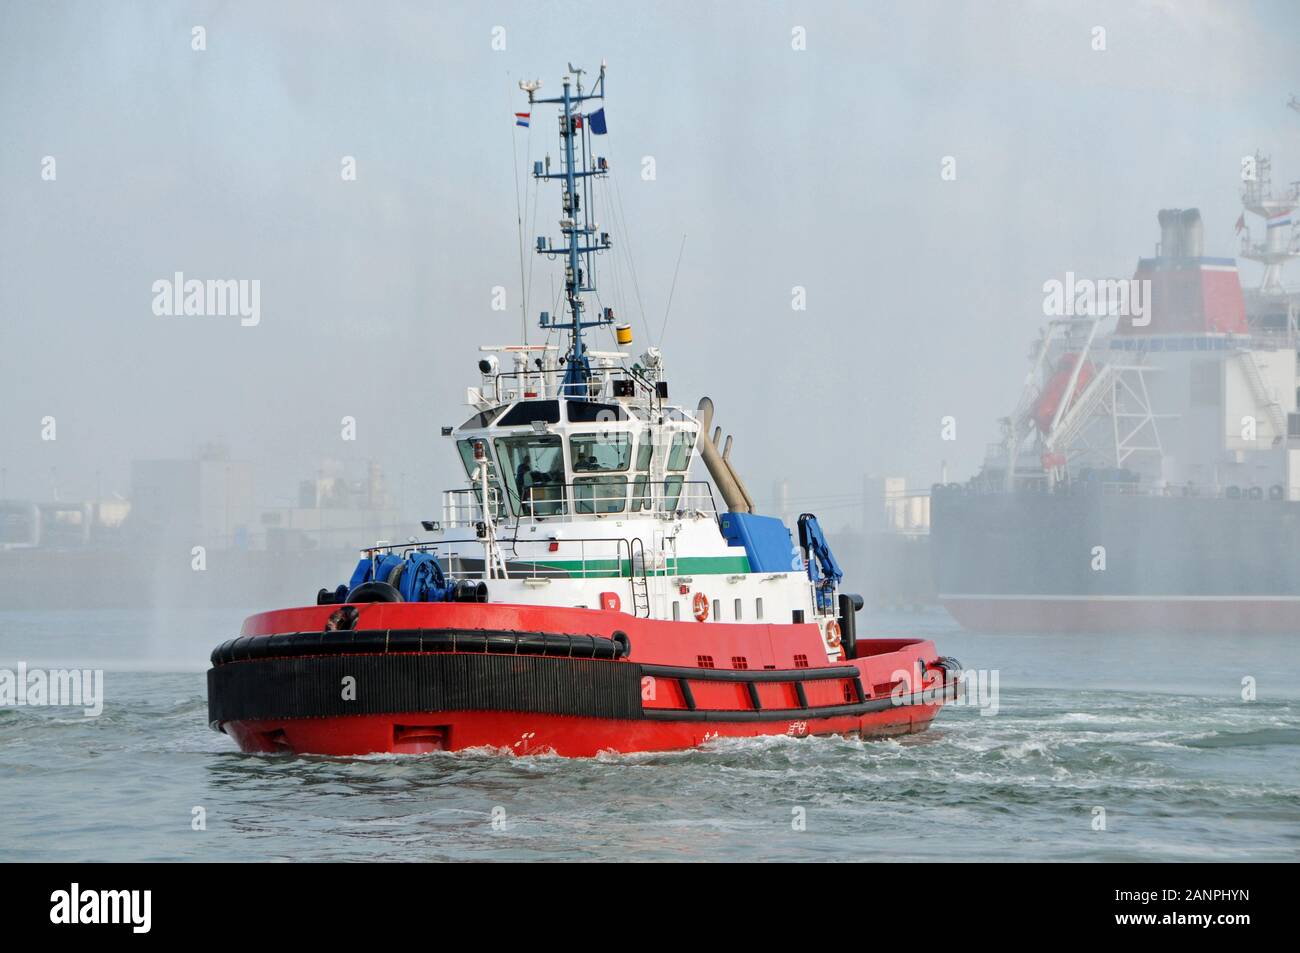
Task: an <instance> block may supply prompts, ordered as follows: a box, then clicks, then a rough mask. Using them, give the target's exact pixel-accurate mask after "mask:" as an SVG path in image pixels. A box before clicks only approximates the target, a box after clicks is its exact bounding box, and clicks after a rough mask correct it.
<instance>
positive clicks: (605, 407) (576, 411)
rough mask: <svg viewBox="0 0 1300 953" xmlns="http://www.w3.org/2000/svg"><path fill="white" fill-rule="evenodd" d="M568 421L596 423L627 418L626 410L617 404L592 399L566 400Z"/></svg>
mask: <svg viewBox="0 0 1300 953" xmlns="http://www.w3.org/2000/svg"><path fill="white" fill-rule="evenodd" d="M568 405H569V406H568V410H569V423H571V424H598V423H606V422H609V423H613V422H614V421H616V420H627V411H626V410H624V409H623V408H622V407H621V406H619V405H618V404H600V403H597V402H596V401H593V400H571V401H569V402H568Z"/></svg>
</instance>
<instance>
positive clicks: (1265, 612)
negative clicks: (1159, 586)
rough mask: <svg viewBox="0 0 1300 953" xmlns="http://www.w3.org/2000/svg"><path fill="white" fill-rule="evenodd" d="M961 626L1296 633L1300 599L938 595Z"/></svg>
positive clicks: (983, 629)
mask: <svg viewBox="0 0 1300 953" xmlns="http://www.w3.org/2000/svg"><path fill="white" fill-rule="evenodd" d="M940 598H941V601H942V602H943V605H944V608H946V609H947V610H948V612H949V613H950V614H951V615H952V617H953V618H954V619H956V620H957V621H958V622H959V623H961V625H962V626H963V627H965V628H968V629H973V630H975V631H981V632H1062V633H1085V632H1117V633H1123V632H1213V633H1224V634H1239V633H1240V634H1250V633H1259V634H1285V633H1292V632H1296V631H1300V598H1297V597H1278V598H1259V597H1253V596H1250V597H1248V596H1239V597H1237V596H1196V597H1185V596H1163V597H1155V598H1148V597H1137V596H1135V597H1129V596H1068V597H1065V596H1043V597H1041V598H1040V597H1028V596H942V597H940Z"/></svg>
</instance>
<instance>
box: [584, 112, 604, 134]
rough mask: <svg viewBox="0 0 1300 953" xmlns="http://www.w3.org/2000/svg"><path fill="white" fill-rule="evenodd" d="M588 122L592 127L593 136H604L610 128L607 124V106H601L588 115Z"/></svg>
mask: <svg viewBox="0 0 1300 953" xmlns="http://www.w3.org/2000/svg"><path fill="white" fill-rule="evenodd" d="M587 123H588V124H589V126H590V128H591V134H592V135H593V136H603V135H605V133H607V132H609V129H608V128H607V127H606V126H605V107H604V106H601V107H600V108H599V109H597V110H596V111H595V112H594V113H592V114H591V115H590V116H588V117H587Z"/></svg>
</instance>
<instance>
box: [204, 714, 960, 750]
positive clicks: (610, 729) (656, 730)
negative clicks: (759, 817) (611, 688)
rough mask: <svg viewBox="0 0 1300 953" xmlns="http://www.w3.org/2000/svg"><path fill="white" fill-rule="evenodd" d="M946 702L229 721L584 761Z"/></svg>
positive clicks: (907, 719) (368, 743)
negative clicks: (784, 710)
mask: <svg viewBox="0 0 1300 953" xmlns="http://www.w3.org/2000/svg"><path fill="white" fill-rule="evenodd" d="M940 707H941V706H940V705H937V704H936V705H909V706H906V707H900V708H896V709H893V710H891V711H885V712H878V713H875V714H870V715H864V716H861V717H840V718H821V719H811V720H807V721H802V720H796V721H789V720H785V721H772V722H676V723H673V722H653V721H639V720H630V719H603V718H581V717H573V716H567V715H542V714H529V713H522V714H521V713H519V712H492V711H482V712H465V711H462V712H433V713H425V714H421V715H418V716H415V717H414V718H413V717H412V715H410V714H407V715H363V716H356V717H352V718H302V719H293V720H281V721H269V722H257V721H247V722H228V723H226V725H225V729H226V732H227V733H228V734H229V735H230V737H231V738H233V739H234V740H235V742H236V743H237V744H238V745H239V747H240V750H242V751H250V752H264V753H292V752H309V753H312V754H320V755H333V756H355V755H366V754H378V753H391V754H424V753H427V752H431V751H464V750H466V749H469V748H485V749H493V750H496V751H499V752H501V753H503V754H514V755H529V754H534V755H535V754H557V755H563V756H565V757H574V758H583V757H591V756H593V755H597V754H600V753H601V752H620V753H631V752H643V751H675V750H679V749H683V748H693V747H695V746H697V745H700V744H703V743H704V742H706V741H710V740H712V739H714V738H719V737H721V738H753V737H758V736H761V735H789V736H791V737H798V738H802V737H807V736H809V735H857V736H861V737H865V738H874V737H886V736H889V735H899V734H908V733H910V732H915V731H923V730H925V728H926V727H927V726H928V725H929V724H930V722H931V721H933V720H934V716H935V715H937V714H938V712H939V708H940ZM412 720H415V721H422V722H428V723H436V725H437V727H438V729H439V730H438V731H436V732H433V731H426V730H421V729H420V728H419V727H416V726H412V725H411V724H410V722H411V721H412ZM413 727H414V728H415V730H412V729H413Z"/></svg>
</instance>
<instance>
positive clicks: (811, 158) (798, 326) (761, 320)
mask: <svg viewBox="0 0 1300 953" xmlns="http://www.w3.org/2000/svg"><path fill="white" fill-rule="evenodd" d="M199 25H201V26H203V27H204V28H205V29H206V50H204V51H202V52H196V51H194V50H193V49H192V48H191V39H192V34H191V31H192V28H193V27H195V26H199ZM1097 26H1100V27H1103V28H1104V29H1105V31H1106V34H1105V35H1106V50H1105V51H1104V52H1099V51H1095V50H1094V49H1093V38H1094V32H1093V30H1094V27H1097ZM495 27H503V28H504V30H505V33H504V36H505V44H506V49H505V50H503V51H498V50H494V49H493V45H492V44H493V36H494V32H493V31H494V28H495ZM796 27H802V28H803V29H804V31H806V49H804V50H795V49H792V30H794V29H795V28H796ZM1298 27H1300V9H1297V8H1296V7H1295V6H1294V5H1293V4H1290V3H1285V2H1277V3H1253V4H1226V3H1224V4H1205V3H1194V2H1185V3H1173V2H1168V3H1166V2H1144V3H1131V2H1123V3H1114V4H1089V5H1088V6H1087V7H1077V8H1076V7H1070V8H1063V7H1062V6H1061V5H1058V4H1053V3H1023V2H1022V3H1006V4H1001V3H987V2H972V3H958V2H942V3H939V2H935V3H907V4H904V3H872V4H857V3H855V4H850V3H791V4H784V3H763V4H743V5H741V4H700V3H656V4H653V5H641V4H635V5H634V4H627V3H613V4H602V5H594V4H577V3H567V2H551V3H545V4H536V3H532V4H526V3H493V4H491V5H482V4H471V3H443V2H439V3H396V2H385V3H379V4H369V5H367V4H358V3H277V4H260V3H254V2H233V3H216V2H213V3H188V4H186V3H167V4H162V3H130V4H126V3H121V4H97V3H18V2H10V3H6V4H4V6H3V7H0V132H3V141H4V147H3V149H2V150H0V362H3V364H2V368H0V373H2V380H3V383H2V384H0V388H2V389H0V467H2V468H3V471H4V475H3V480H4V486H3V489H0V497H9V498H24V499H34V500H48V499H52V498H55V496H56V495H57V496H58V497H59V498H63V499H87V498H92V497H95V496H108V495H111V494H114V493H117V494H121V495H123V496H129V495H130V479H131V476H130V468H131V461H132V460H135V459H144V458H162V457H189V456H193V455H194V454H195V453H197V452H198V451H199V449H200V448H201V447H203V446H204V445H206V444H210V443H213V442H220V443H223V444H224V445H226V446H227V447H228V448H229V454H230V456H231V457H232V458H234V459H238V460H243V461H250V462H251V463H252V464H253V467H254V474H255V487H256V495H257V498H258V502H259V503H260V504H262V505H278V504H282V503H284V502H285V501H287V500H291V499H292V498H293V497H294V496H295V493H296V489H297V485H298V482H299V481H300V480H302V479H306V478H310V477H312V476H313V475H314V474H315V473H317V472H318V470H319V468H320V466H321V461H322V460H323V459H335V460H340V461H343V462H344V463H346V464H348V465H349V466H361V467H364V466H365V465H366V464H367V463H369V462H371V461H373V462H375V463H377V464H379V465H380V466H381V467H382V469H383V471H384V474H385V475H386V479H387V481H388V485H389V488H390V489H391V491H392V492H393V495H394V497H395V498H396V501H397V504H398V506H399V507H400V509H401V510H402V512H403V513H404V514H405V516H406V517H407V518H408V519H410V520H411V521H412V528H413V529H415V528H416V527H415V526H414V522H413V521H414V520H416V519H418V518H420V517H422V516H424V517H428V516H436V515H437V513H438V510H439V493H440V491H441V490H442V489H443V488H445V487H450V486H454V485H459V484H460V483H461V482H462V481H463V473H462V471H461V469H460V464H459V462H458V460H457V458H456V454H455V451H454V447H453V446H452V445H451V443H450V441H447V440H444V439H443V438H441V437H440V436H439V427H441V426H442V425H454V424H459V423H460V422H461V421H462V420H463V419H464V418H465V417H466V416H468V415H469V412H468V410H467V408H465V407H464V394H465V387H466V386H467V385H470V384H476V383H477V373H476V370H475V363H476V361H477V359H478V357H479V354H478V351H477V347H478V345H479V344H480V343H512V342H514V341H517V340H518V337H519V334H520V323H521V316H520V311H519V303H520V299H519V294H520V278H519V273H520V265H519V234H518V226H517V222H516V182H519V184H520V187H521V188H527V189H528V191H527V192H525V193H523V194H524V195H525V197H526V200H528V201H531V198H530V197H531V195H532V184H531V181H530V180H529V179H528V178H527V175H526V173H527V171H528V164H529V163H530V162H531V160H534V159H538V158H541V157H542V156H543V155H545V154H546V153H548V152H549V153H550V154H551V155H552V156H556V155H557V154H558V153H557V150H558V146H557V142H556V140H557V137H556V136H555V134H554V131H555V129H554V120H553V118H552V117H553V108H552V107H538V109H537V110H535V112H534V117H533V125H532V128H531V129H530V130H523V129H517V128H516V127H515V126H514V124H513V117H512V113H513V112H514V111H516V110H522V109H525V108H527V107H526V98H525V96H524V94H522V93H521V92H520V91H519V89H518V87H517V83H518V81H519V80H521V79H541V80H542V81H543V82H544V83H545V86H544V87H543V90H542V94H543V95H547V94H554V93H556V92H558V90H559V87H560V84H559V80H560V76H561V75H562V74H563V73H564V71H565V67H566V64H567V63H570V62H571V63H573V64H575V65H577V66H582V67H584V68H586V69H588V70H589V71H590V72H591V74H592V75H593V76H594V74H595V72H596V70H597V69H598V68H599V65H600V63H601V60H602V59H604V60H607V61H608V64H609V76H608V81H607V82H608V86H607V92H608V100H607V102H606V103H605V106H606V112H607V116H608V123H609V130H610V134H609V135H608V136H607V137H606V138H605V139H604V140H596V141H595V142H596V147H597V148H596V151H598V152H600V153H602V154H605V155H607V156H608V157H609V159H610V163H611V166H612V169H613V177H614V178H616V179H617V180H618V184H617V188H618V190H619V194H620V196H621V201H622V208H623V211H624V213H625V224H626V226H627V228H628V230H629V232H628V233H629V235H630V238H631V241H630V248H628V249H627V250H629V251H630V252H631V255H632V260H633V262H634V264H635V268H636V274H637V284H638V285H639V289H640V302H641V305H643V308H644V314H643V313H642V308H641V307H638V306H637V304H636V295H635V294H633V293H632V291H631V290H630V288H628V287H623V288H622V290H621V300H622V301H623V302H624V303H625V310H624V312H623V313H622V314H621V317H622V318H625V319H629V320H631V322H632V324H633V328H634V331H635V334H636V343H635V345H634V353H638V354H639V353H640V352H641V350H643V349H644V347H645V346H646V345H647V344H650V343H659V338H660V329H661V328H663V327H665V326H666V331H665V333H664V334H663V336H662V345H663V348H664V351H665V358H666V362H667V368H668V378H669V381H670V384H671V387H672V394H673V397H674V399H675V400H677V401H680V402H681V403H683V404H684V405H686V406H687V407H694V405H695V403H696V401H697V400H698V398H699V396H701V395H704V394H707V395H709V396H711V397H712V398H713V399H714V400H715V402H716V404H717V407H718V417H717V422H718V423H719V424H720V425H721V426H722V427H723V428H724V429H725V430H726V431H728V432H730V433H733V434H734V435H735V437H736V441H737V447H736V451H735V455H734V460H735V461H736V463H737V466H738V468H739V469H740V471H741V473H742V475H743V476H744V477H745V479H746V480H747V482H748V483H749V485H750V487H751V491H752V492H753V495H754V496H755V497H756V498H757V499H758V502H759V505H760V508H763V507H767V508H772V503H773V489H772V488H773V486H774V484H775V483H776V482H777V481H779V480H782V479H788V480H789V481H790V502H791V505H793V506H794V507H797V508H809V509H814V510H816V511H818V512H819V513H820V514H821V516H822V518H823V522H824V523H826V524H827V525H828V526H830V527H832V528H836V527H839V526H841V525H845V524H847V525H857V524H858V523H859V522H860V521H861V519H862V481H863V477H864V475H866V474H877V475H896V476H905V477H906V478H907V480H908V484H909V487H917V488H921V487H926V486H928V485H929V484H930V483H932V482H934V481H936V480H938V479H940V473H941V466H942V464H943V463H945V462H946V464H947V465H948V473H949V479H953V480H964V479H965V478H967V477H968V476H970V475H972V474H973V472H974V471H975V470H976V469H977V468H978V466H979V463H980V461H981V459H982V458H983V454H984V448H985V445H986V444H987V443H989V442H990V441H993V440H995V439H997V437H998V428H997V422H996V420H997V418H998V417H1000V416H1004V415H1006V414H1007V413H1009V412H1010V410H1011V408H1012V406H1013V405H1014V403H1015V401H1016V398H1017V396H1018V394H1019V390H1020V387H1021V382H1022V380H1023V378H1024V374H1025V372H1026V370H1027V366H1026V359H1027V350H1028V345H1029V341H1030V340H1031V339H1032V338H1033V337H1034V336H1035V335H1036V334H1037V331H1038V328H1039V326H1040V325H1041V323H1042V321H1043V314H1042V299H1043V291H1042V285H1043V282H1044V281H1046V280H1048V279H1051V278H1054V277H1062V276H1063V275H1064V273H1065V272H1066V271H1074V272H1075V273H1077V274H1080V275H1092V276H1129V275H1131V274H1132V271H1133V267H1134V265H1135V263H1136V260H1137V258H1138V257H1139V256H1140V255H1145V254H1150V253H1151V250H1152V248H1153V246H1154V243H1155V242H1156V240H1157V239H1158V237H1159V236H1158V230H1157V227H1156V223H1155V214H1156V211H1157V209H1159V208H1162V207H1170V206H1173V207H1181V206H1199V207H1200V208H1201V210H1202V212H1203V214H1204V218H1205V222H1206V254H1208V255H1223V256H1228V255H1232V254H1234V252H1235V248H1236V242H1235V241H1234V239H1233V224H1234V222H1235V221H1236V219H1237V216H1238V214H1239V210H1240V209H1239V202H1238V181H1239V173H1240V163H1241V158H1242V157H1243V156H1246V155H1250V154H1252V153H1254V152H1255V150H1256V149H1257V148H1258V149H1263V151H1264V152H1266V153H1272V154H1273V155H1274V156H1275V169H1276V177H1277V179H1278V180H1279V181H1290V180H1291V179H1293V178H1300V164H1297V163H1296V160H1295V158H1294V157H1297V156H1300V121H1298V119H1300V117H1297V116H1296V115H1295V114H1294V113H1292V112H1290V111H1288V110H1287V109H1286V108H1285V103H1286V100H1287V97H1288V94H1289V93H1290V92H1291V91H1292V90H1290V89H1289V88H1288V84H1290V85H1294V83H1293V82H1292V80H1293V77H1294V66H1295V64H1294V59H1293V56H1292V53H1293V50H1294V43H1295V37H1296V35H1297V28H1298ZM498 35H499V34H498ZM46 156H53V157H54V158H55V160H56V162H57V179H56V180H55V181H44V180H43V179H42V176H41V170H42V160H43V158H44V157H46ZM344 156H354V157H355V159H356V168H357V178H356V181H344V180H343V179H342V177H341V175H340V168H341V161H342V158H343V157H344ZM644 156H652V157H654V162H655V167H656V178H655V179H654V180H653V181H644V180H643V179H642V177H641V174H640V171H641V163H642V157H644ZM945 156H952V157H955V159H956V169H957V177H956V179H955V181H944V180H943V179H942V178H941V175H940V172H941V163H942V161H943V159H944V157H945ZM612 186H613V183H611V187H612ZM537 209H538V214H537V225H536V227H535V229H534V230H532V231H526V232H525V234H524V236H523V241H524V246H525V253H526V254H528V251H527V250H528V248H529V247H531V245H532V244H533V241H534V237H535V235H539V234H557V228H556V224H555V220H556V219H557V218H558V217H559V196H558V190H555V189H543V191H542V194H541V196H540V199H539V204H538V206H537ZM683 235H685V236H687V237H686V242H685V246H684V252H683V254H682V258H681V265H680V272H679V274H678V277H677V281H676V286H675V289H673V291H672V307H671V312H670V313H669V314H668V316H667V321H666V325H665V309H666V307H667V305H668V301H669V292H670V286H671V285H672V279H673V271H674V266H675V263H676V261H677V257H678V252H679V248H681V247H682V236H683ZM617 237H618V236H616V238H617ZM532 268H533V276H534V278H533V281H534V284H533V294H532V295H531V298H530V302H529V333H530V335H531V336H532V337H533V339H534V340H536V339H537V337H538V332H537V331H536V329H535V322H536V313H537V312H538V311H539V310H542V309H547V308H549V307H550V301H549V300H548V299H549V296H550V289H551V287H552V286H551V275H552V274H554V275H555V280H556V283H558V281H559V273H558V270H557V269H558V266H557V265H552V264H550V263H547V262H545V261H544V260H539V261H537V262H535V263H533V265H532ZM1256 269H1257V266H1254V265H1251V264H1249V263H1246V264H1244V266H1243V284H1245V285H1247V286H1249V285H1251V284H1253V283H1254V282H1255V281H1256V280H1257V278H1256V276H1257V270H1256ZM177 271H181V272H184V274H185V276H186V277H187V278H199V279H210V278H211V279H225V278H233V279H250V280H251V279H257V280H259V281H260V282H261V322H260V324H259V325H258V326H256V327H241V326H240V322H239V319H238V318H237V317H219V316H218V317H159V316H156V315H155V314H154V313H153V310H152V307H151V305H152V301H153V297H154V295H153V291H152V285H153V283H154V282H155V281H156V280H159V279H170V278H171V276H172V275H173V273H174V272H177ZM597 281H598V283H601V282H605V283H606V287H607V283H608V281H609V269H608V268H606V269H605V270H604V271H603V272H602V273H600V274H598V276H597ZM495 286H503V287H505V288H506V289H507V296H508V298H507V301H508V307H507V309H506V310H505V311H494V310H492V307H491V304H492V289H493V288H494V287H495ZM795 286H802V287H803V288H805V289H806V295H807V310H806V311H794V310H792V308H791V296H792V289H793V288H794V287H795ZM602 290H604V289H602ZM597 343H598V344H599V343H601V342H597ZM948 415H951V416H954V417H955V418H956V420H957V430H956V433H957V439H956V440H955V441H951V442H949V441H944V440H942V439H941V434H940V421H941V418H943V417H944V416H948ZM46 416H53V417H54V418H55V419H56V420H57V439H56V440H53V441H48V440H42V439H41V434H42V423H41V422H42V418H44V417H46ZM344 416H351V417H354V418H355V419H356V439H355V441H353V442H345V441H343V440H342V439H341V436H340V432H341V423H340V421H341V418H343V417H344ZM364 542H366V540H360V539H359V540H357V544H358V545H360V544H362V543H364Z"/></svg>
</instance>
